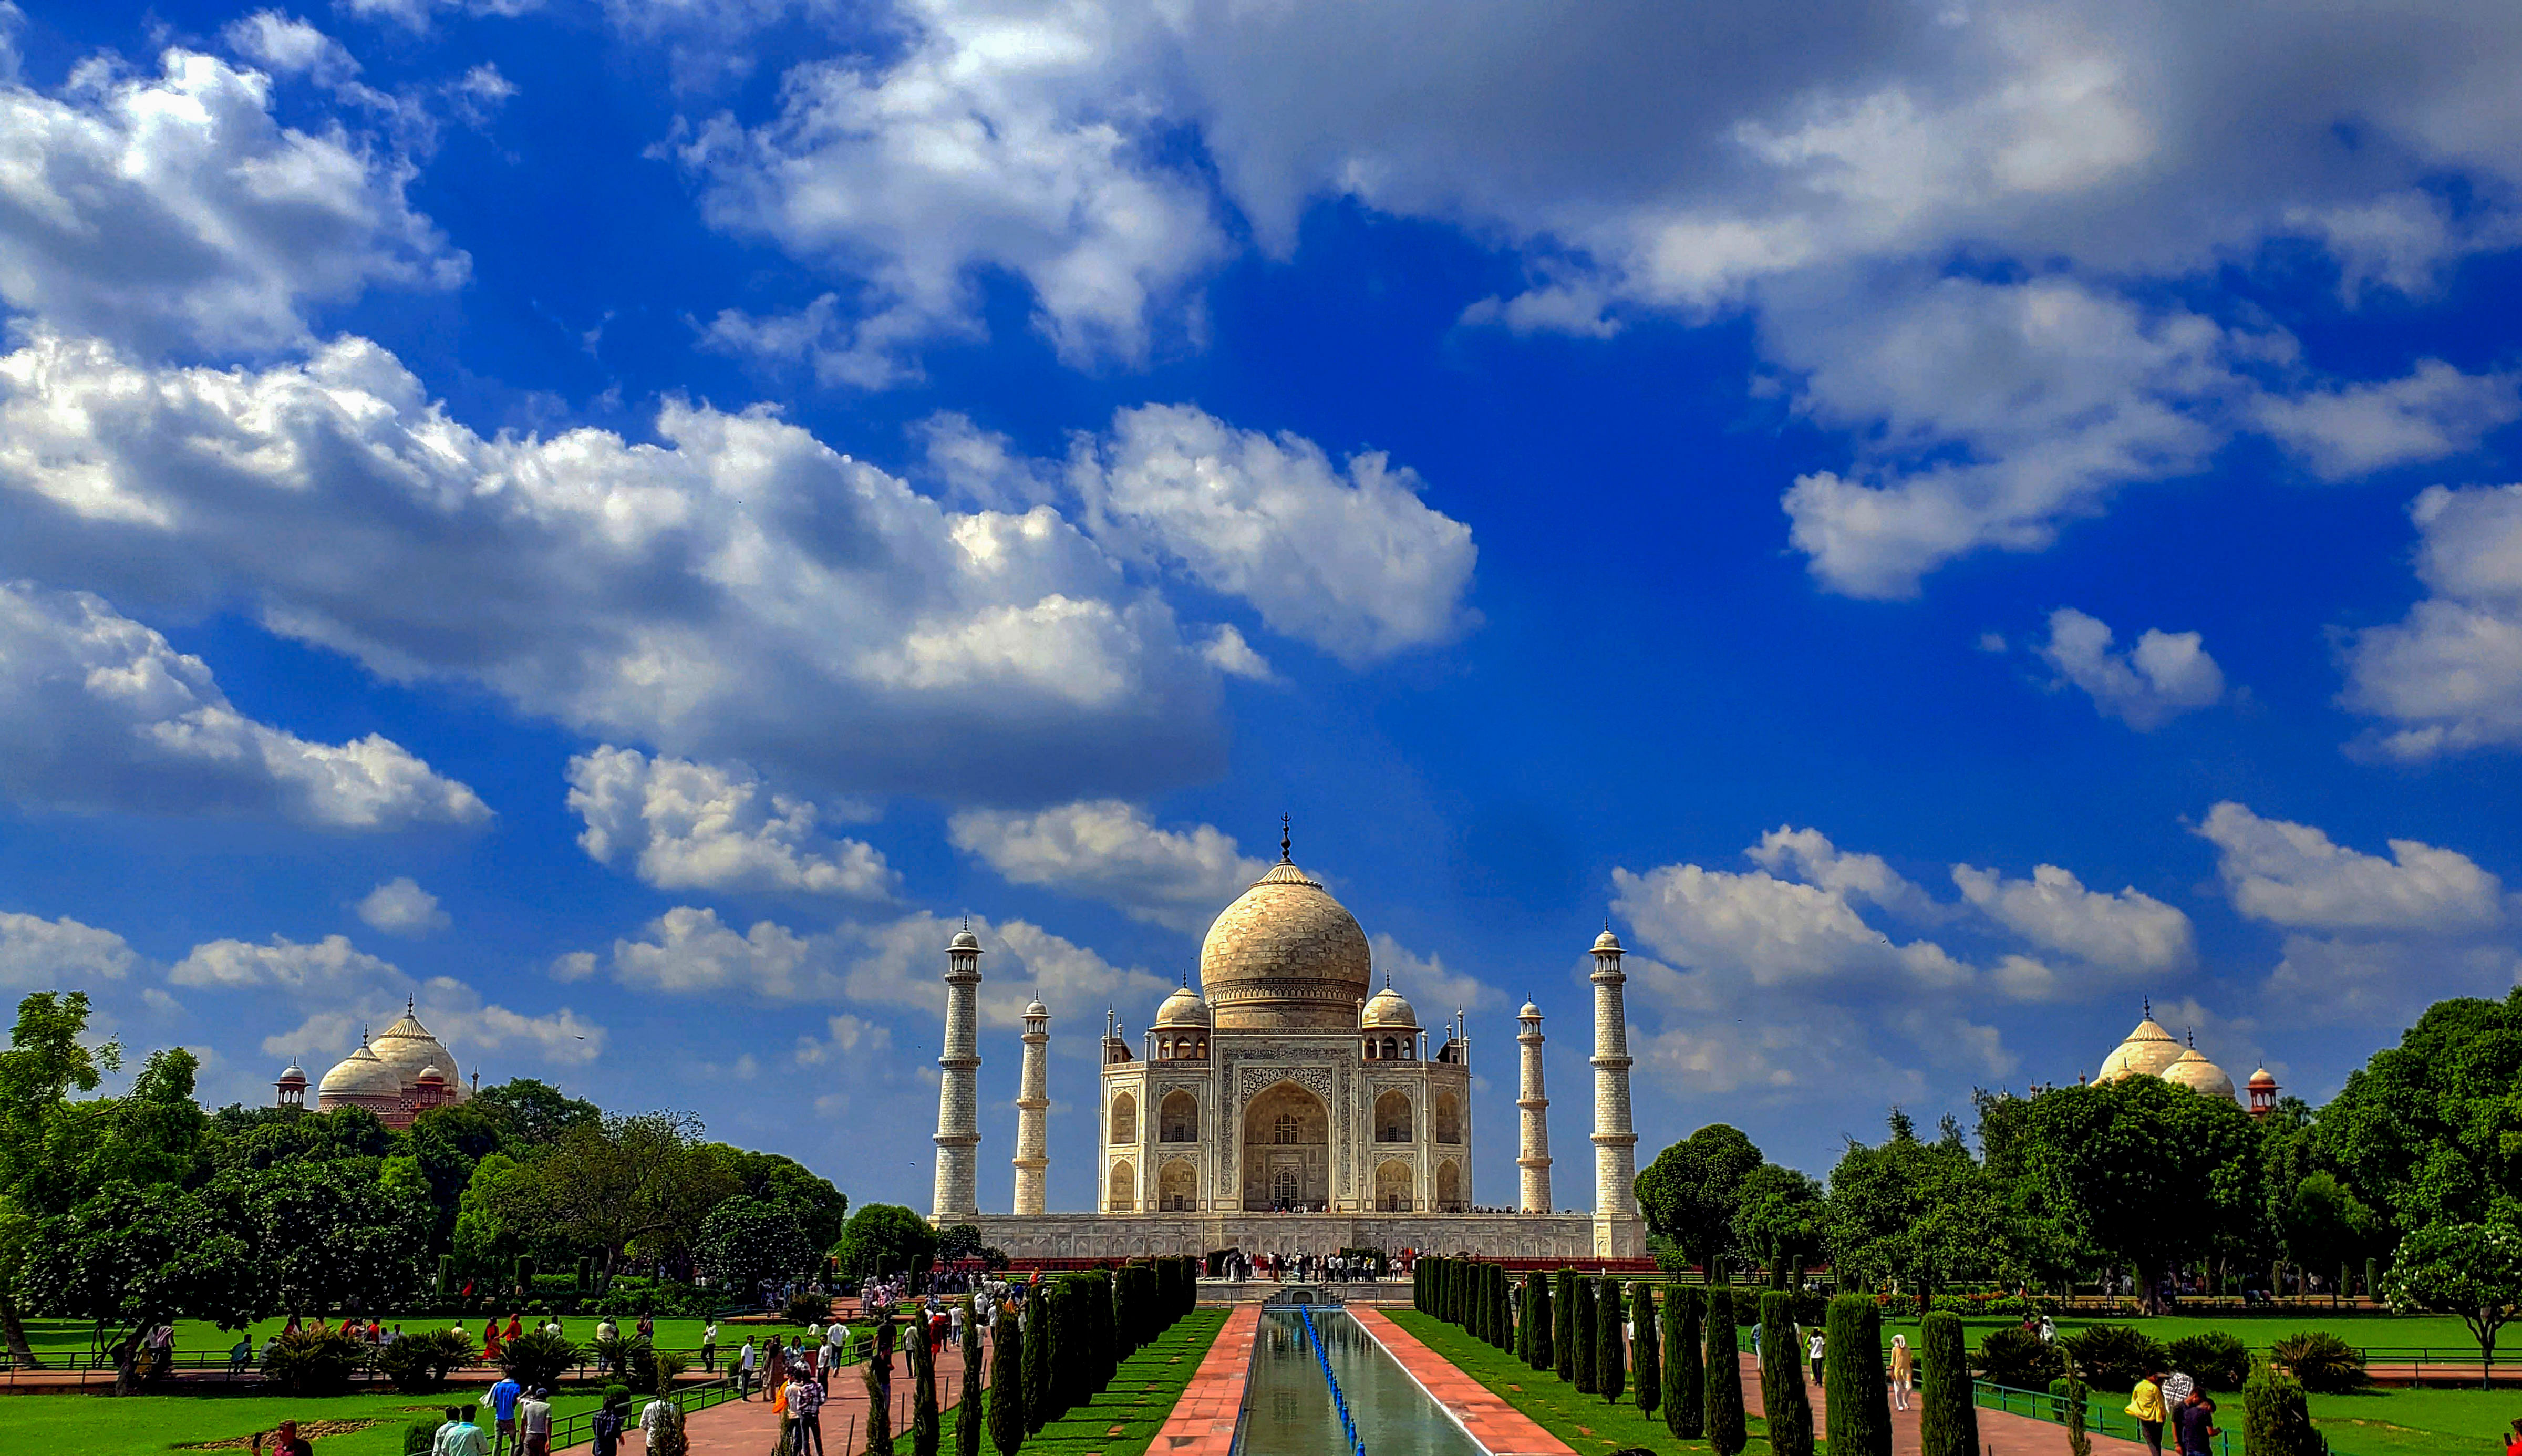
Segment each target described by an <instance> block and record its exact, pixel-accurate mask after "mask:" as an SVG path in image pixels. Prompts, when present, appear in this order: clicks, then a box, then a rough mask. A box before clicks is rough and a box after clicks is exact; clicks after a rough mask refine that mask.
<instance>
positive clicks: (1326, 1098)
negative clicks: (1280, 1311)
mask: <svg viewBox="0 0 2522 1456" xmlns="http://www.w3.org/2000/svg"><path fill="white" fill-rule="evenodd" d="M1290 848H1291V846H1290V845H1289V843H1288V841H1287V839H1286V837H1285V836H1284V834H1283V835H1282V837H1281V839H1280V846H1279V863H1278V864H1276V865H1274V866H1272V867H1271V869H1270V870H1269V872H1268V873H1266V874H1264V875H1262V876H1261V878H1260V879H1259V880H1257V881H1256V882H1254V883H1253V885H1252V886H1251V888H1249V889H1247V890H1245V891H1244V892H1243V894H1242V895H1241V896H1240V897H1238V899H1237V900H1236V901H1235V903H1234V904H1232V905H1229V906H1228V907H1227V908H1226V909H1225V910H1224V911H1223V912H1221V913H1220V914H1219V915H1218V916H1217V919H1216V920H1215V922H1214V923H1212V924H1211V925H1210V926H1209V929H1208V935H1207V938H1206V940H1205V941H1203V942H1202V944H1201V946H1200V953H1199V986H1198V988H1197V989H1196V990H1193V989H1192V988H1191V986H1190V985H1188V984H1186V985H1185V986H1184V987H1183V989H1181V990H1179V991H1176V992H1175V993H1174V994H1173V995H1171V996H1169V997H1167V998H1165V1001H1164V1004H1163V1005H1162V1006H1160V1007H1158V1008H1157V1009H1156V1012H1155V1016H1154V1018H1153V1020H1152V1022H1151V1023H1150V1024H1149V1025H1148V1027H1147V1029H1146V1030H1145V1032H1144V1034H1143V1035H1142V1036H1141V1037H1140V1038H1139V1039H1138V1041H1137V1043H1136V1045H1133V1043H1132V1041H1131V1040H1130V1039H1129V1038H1128V1037H1126V1036H1124V1035H1123V1034H1122V1033H1121V1031H1120V1029H1119V1027H1118V1025H1117V1024H1116V1023H1115V1022H1113V1021H1112V1020H1110V1019H1109V1016H1108V1013H1107V1020H1106V1023H1105V1026H1104V1034H1103V1038H1102V1048H1101V1052H1102V1056H1101V1089H1100V1094H1101V1095H1100V1099H1099V1102H1098V1107H1097V1110H1096V1121H1097V1133H1098V1136H1097V1178H1096V1184H1097V1188H1098V1198H1097V1202H1098V1206H1097V1207H1096V1209H1095V1210H1094V1211H1092V1212H1086V1213H1051V1212H1048V1211H1046V1210H1045V1208H1044V1207H1043V1174H1044V1170H1045V1169H1046V1168H1047V1167H1048V1166H1049V1163H1050V1159H1049V1156H1048V1154H1047V1152H1046V1132H1047V1128H1046V1119H1047V1117H1048V1115H1049V1107H1050V1098H1049V1095H1048V1061H1047V1055H1048V1051H1049V1046H1050V1042H1051V1011H1050V1009H1049V1008H1047V1007H1045V1006H1044V1005H1043V1004H1042V1003H1041V1002H1040V1001H1039V1000H1036V1001H1035V1002H1034V1003H1033V1004H1032V1005H1030V1006H1028V1007H1026V1008H1025V1010H1024V1017H1023V1019H1024V1032H1023V1035H1022V1038H1021V1041H1022V1045H1023V1049H1024V1051H1023V1061H1022V1072H1021V1075H1020V1076H1019V1078H1018V1096H1017V1098H1016V1104H1015V1105H1016V1136H1015V1155H1014V1158H1013V1162H1014V1165H1015V1198H1014V1207H1013V1209H1012V1210H1011V1211H1010V1212H1007V1213H983V1212H981V1210H980V1208H979V1207H978V1205H977V1203H976V1200H975V1194H974V1181H975V1180H974V1174H975V1169H976V1167H977V1160H978V1156H979V1149H980V1143H981V1134H980V1124H979V1108H978V1106H977V1104H976V1102H975V1091H974V1087H975V1081H976V1073H977V1070H978V1068H979V1066H980V1064H981V1057H980V1052H979V1043H978V1028H977V1019H978V1008H977V1003H978V988H979V986H980V984H981V968H980V963H981V954H982V953H981V943H980V940H979V938H978V937H976V936H974V935H973V934H972V933H971V931H970V930H969V929H966V930H964V931H962V932H960V933H958V934H957V935H956V936H955V938H954V939H953V941H952V942H950V943H949V944H948V946H947V951H946V959H947V966H946V973H945V980H946V1036H945V1047H944V1052H943V1055H941V1056H940V1057H938V1059H937V1060H938V1065H939V1066H940V1067H941V1068H942V1069H943V1071H944V1076H943V1077H942V1079H941V1082H940V1086H939V1090H938V1102H937V1138H936V1141H937V1181H936V1195H935V1199H934V1202H933V1203H932V1206H931V1209H930V1218H931V1220H932V1221H933V1222H936V1223H939V1224H949V1223H969V1224H974V1225H977V1226H978V1227H979V1228H980V1229H981V1231H982V1235H983V1238H984V1239H985V1240H986V1241H987V1242H988V1243H990V1244H992V1245H997V1246H998V1247H1000V1248H1003V1249H1005V1250H1006V1251H1007V1252H1008V1253H1010V1254H1013V1255H1016V1256H1018V1257H1032V1258H1044V1257H1080V1258H1084V1257H1093V1258H1101V1257H1114V1256H1129V1255H1138V1254H1169V1253H1198V1252H1204V1251H1207V1250H1211V1249H1219V1248H1229V1247H1242V1248H1245V1249H1284V1248H1306V1249H1318V1250H1329V1249H1332V1248H1365V1247H1372V1248H1401V1247H1414V1248H1421V1249H1429V1250H1435V1251H1440V1252H1445V1253H1473V1254H1483V1255H1489V1256H1494V1257H1522V1258H1585V1259H1635V1258H1642V1257H1644V1256H1645V1254H1646V1241H1645V1235H1644V1232H1643V1227H1642V1225H1641V1224H1640V1222H1639V1218H1638V1211H1637V1201H1636V1196H1635V1194H1634V1193H1633V1191H1632V1188H1631V1185H1632V1184H1633V1183H1634V1181H1635V1179H1636V1175H1637V1135H1636V1134H1635V1133H1634V1132H1633V1131H1631V1130H1630V1125H1629V1061H1630V1058H1629V1055H1628V1028H1627V1022H1626V1016H1625V1012H1624V1010H1623V1007H1622V987H1623V984H1624V983H1625V981H1626V980H1627V977H1626V975H1625V974H1624V973H1623V972H1622V970H1621V968H1620V958H1621V954H1622V953H1621V948H1620V942H1619V938H1618V937H1616V936H1614V935H1613V934H1611V931H1610V929H1609V928H1606V929H1605V930H1604V932H1603V933H1602V935H1601V936H1600V937H1598V938H1597V939H1596V940H1595V942H1594V944H1593V947H1592V956H1593V962H1594V970H1593V976H1592V980H1593V985H1594V1057H1593V1068H1594V1131H1593V1144H1594V1211H1593V1212H1592V1213H1590V1214H1589V1213H1569V1212H1560V1211H1557V1210H1555V1209H1554V1208H1553V1207H1552V1203H1551V1180H1550V1169H1551V1157H1550V1133H1549V1127H1548V1123H1547V1118H1546V1111H1547V1108H1548V1107H1549V1105H1550V1100H1549V1098H1548V1096H1547V1095H1546V1094H1545V1092H1544V1090H1543V1082H1542V1060H1541V1049H1542V1045H1543V1038H1542V1031H1541V1011H1540V1010H1539V1009H1538V1008H1536V1007H1534V1006H1532V1005H1530V1004H1526V1005H1525V1006H1524V1007H1523V1008H1522V1010H1520V1011H1519V1012H1518V1014H1517V1017H1516V1024H1517V1035H1516V1043H1517V1046H1518V1059H1519V1062H1520V1066H1519V1069H1518V1084H1517V1085H1518V1097H1517V1100H1516V1106H1517V1109H1518V1114H1519V1117H1520V1129H1521V1139H1520V1155H1519V1156H1518V1157H1517V1159H1516V1165H1517V1170H1518V1174H1519V1178H1518V1182H1519V1185H1520V1197H1519V1198H1518V1201H1517V1206H1516V1208H1514V1209H1513V1210H1503V1209H1501V1210H1485V1211H1475V1210H1474V1209H1473V1206H1472V1202H1471V1113H1472V1109H1471V1042H1472V1038H1471V1029H1470V1025H1469V1023H1468V1022H1467V1021H1465V1020H1464V1019H1463V1018H1462V1016H1461V1015H1460V1014H1459V1013H1458V1014H1457V1015H1455V1016H1454V1017H1453V1018H1452V1019H1451V1020H1450V1021H1448V1022H1447V1023H1446V1024H1444V1025H1443V1026H1441V1027H1437V1028H1433V1029H1431V1028H1428V1027H1425V1026H1423V1025H1422V1024H1421V1022H1420V1018H1419V1013H1418V1011H1417V1010H1416V1009H1415V1008H1413V1007H1412V1006H1411V1005H1410V1003H1409V1002H1408V1001H1406V1000H1405V999H1403V998H1402V997H1401V996H1400V995H1399V994H1398V993H1396V992H1395V991H1393V990H1392V988H1391V987H1390V985H1388V984H1386V985H1384V986H1382V987H1380V988H1378V987H1377V986H1376V985H1375V984H1374V965H1373V956H1372V952H1371V951H1370V950H1369V948H1368V944H1367V937H1366V932H1365V931H1364V930H1363V929H1361V928H1360V927H1359V925H1358V922H1357V918H1356V916H1352V915H1350V914H1349V913H1348V911H1347V910H1346V909H1345V908H1344V907H1342V906H1341V905H1340V903H1339V902H1338V901H1337V900H1336V899H1333V898H1332V896H1331V893H1330V892H1329V891H1328V890H1326V889H1324V888H1323V885H1322V882H1321V881H1319V880H1317V879H1315V878H1313V877H1312V876H1310V875H1308V874H1306V873H1305V871H1304V870H1302V869H1298V868H1297V867H1296V865H1295V863H1294V861H1293V860H1292V859H1291V858H1290V853H1289V852H1290ZM1440 1037H1441V1040H1436V1039H1437V1038H1440ZM1431 1040H1434V1041H1435V1045H1434V1046H1433V1047H1432V1048H1431V1047H1430V1045H1429V1043H1430V1041H1431Z"/></svg>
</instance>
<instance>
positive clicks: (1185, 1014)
mask: <svg viewBox="0 0 2522 1456" xmlns="http://www.w3.org/2000/svg"><path fill="white" fill-rule="evenodd" d="M1156 1024H1157V1025H1158V1026H1206V1025H1207V1024H1208V1003H1207V1002H1204V1001H1202V1000H1200V999H1199V993H1198V992H1196V991H1193V990H1192V989H1191V988H1190V987H1189V986H1185V987H1183V988H1182V989H1181V990H1179V991H1177V992H1175V993H1174V994H1173V995H1171V996H1168V997H1166V998H1165V1004H1164V1005H1163V1006H1160V1007H1158V1008H1156Z"/></svg>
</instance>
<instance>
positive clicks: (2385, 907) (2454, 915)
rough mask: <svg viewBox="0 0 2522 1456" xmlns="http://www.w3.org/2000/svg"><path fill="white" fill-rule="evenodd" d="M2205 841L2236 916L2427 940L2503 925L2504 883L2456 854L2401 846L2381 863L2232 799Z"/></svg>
mask: <svg viewBox="0 0 2522 1456" xmlns="http://www.w3.org/2000/svg"><path fill="white" fill-rule="evenodd" d="M2198 833H2199V834H2200V835H2201V836H2202V837H2203V838H2205V839H2206V840H2207V841H2208V842H2209V843H2211V844H2213V845H2215V846H2216V849H2217V852H2218V854H2217V863H2216V869H2217V872H2218V874H2220V875H2221V876H2222V877H2223V881H2224V891H2225V894H2226V895H2227V896H2228V897H2230V898H2231V900H2232V902H2233V908H2234V909H2235V910H2238V911H2240V912H2241V913H2242V914H2244V915H2246V916H2250V917H2251V918H2253V919H2255V920H2265V921H2267V922H2268V923H2270V924H2273V925H2282V926H2285V927H2287V928H2288V929H2301V930H2322V931H2349V932H2354V931H2388V930H2396V931H2420V932H2428V933H2459V932H2464V931H2475V930H2483V929H2490V928H2493V927H2495V926H2498V925H2500V924H2502V923H2503V921H2504V917H2505V916H2504V904H2503V896H2502V891H2503V884H2502V882H2501V881H2500V880H2499V879H2498V878H2497V877H2496V876H2495V875H2494V874H2492V873H2489V872H2488V871H2487V870H2486V869H2481V868H2480V867H2479V865H2478V863H2477V862H2476V861H2474V860H2472V859H2470V858H2469V857H2468V856H2467V855H2464V854H2460V853H2458V852H2457V851H2454V850H2449V849H2438V848H2436V847H2435V846H2433V845H2430V844H2423V843H2420V842H2418V841H2417V840H2414V839H2394V840H2391V841H2389V843H2390V848H2391V857H2390V858H2389V859H2384V858H2382V857H2381V856H2379V855H2368V854H2364V853H2362V852H2360V851H2358V850H2354V849H2350V848H2348V847H2346V846H2345V845H2341V844H2337V843H2334V842H2332V841H2331V839H2330V837H2329V836H2328V835H2327V834H2325V833H2323V832H2321V831H2320V830H2319V829H2317V828H2315V827H2313V826H2312V825H2311V824H2301V823H2293V822H2288V821H2285V820H2272V819H2262V818H2260V817H2259V816H2258V815H2256V814H2253V813H2252V812H2251V811H2250V809H2249V808H2248V807H2246V806H2244V805H2241V804H2236V803H2233V802H2231V801H2229V800H2227V801H2226V802H2224V803H2220V804H2218V805H2217V806H2216V807H2215V808H2214V809H2213V810H2212V811H2210V812H2209V813H2208V816H2207V821H2206V822H2205V823H2202V824H2200V825H2199V826H2198Z"/></svg>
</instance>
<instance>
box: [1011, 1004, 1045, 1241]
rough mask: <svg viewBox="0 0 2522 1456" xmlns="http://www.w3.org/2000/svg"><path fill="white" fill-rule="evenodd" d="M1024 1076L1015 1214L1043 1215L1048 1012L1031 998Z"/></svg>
mask: <svg viewBox="0 0 2522 1456" xmlns="http://www.w3.org/2000/svg"><path fill="white" fill-rule="evenodd" d="M1024 1024H1025V1029H1024V1076H1023V1077H1022V1079H1021V1080H1019V1081H1018V1083H1017V1084H1016V1156H1015V1164H1016V1212H1018V1213H1040V1212H1041V1211H1042V1170H1043V1169H1045V1168H1048V1167H1050V1166H1051V1157H1050V1155H1049V1154H1047V1153H1045V1152H1044V1151H1043V1139H1044V1135H1045V1133H1046V1131H1047V1129H1046V1128H1045V1127H1044V1125H1043V1123H1044V1116H1045V1114H1046V1113H1047V1112H1049V1111H1050V1109H1051V1068H1050V1066H1049V1062H1050V1059H1051V1056H1050V1054H1051V1010H1050V1008H1048V1007H1045V1006H1044V1005H1043V1004H1042V998H1040V997H1036V998H1034V1003H1033V1005H1031V1006H1029V1007H1026V1008H1025V1009H1024Z"/></svg>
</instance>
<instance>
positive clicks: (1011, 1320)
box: [990, 1309, 1025, 1456]
mask: <svg viewBox="0 0 2522 1456" xmlns="http://www.w3.org/2000/svg"><path fill="white" fill-rule="evenodd" d="M1024 1438H1025V1361H1024V1336H1023V1334H1022V1333H1020V1332H1019V1331H1018V1330H1017V1329H1016V1317H1015V1316H1014V1315H1012V1314H1009V1313H1008V1312H1007V1311H1005V1310H1004V1309H1002V1310H1000V1311H999V1316H998V1318H997V1319H996V1320H994V1321H992V1322H991V1325H990V1444H991V1445H992V1446H993V1447H996V1448H997V1450H998V1453H999V1456H1016V1448H1017V1447H1019V1446H1021V1445H1023V1444H1024Z"/></svg>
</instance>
